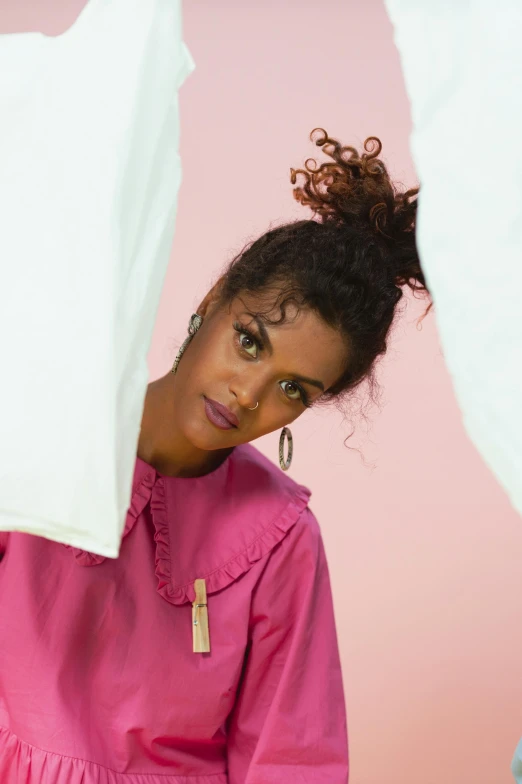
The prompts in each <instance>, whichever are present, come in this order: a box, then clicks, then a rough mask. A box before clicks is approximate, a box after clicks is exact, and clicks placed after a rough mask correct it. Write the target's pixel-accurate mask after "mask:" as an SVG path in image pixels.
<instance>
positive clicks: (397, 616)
mask: <svg viewBox="0 0 522 784" xmlns="http://www.w3.org/2000/svg"><path fill="white" fill-rule="evenodd" d="M84 4H85V0H31V2H29V0H2V2H1V3H0V31H2V32H13V31H22V30H36V29H40V30H42V31H45V32H47V33H49V34H57V33H58V32H60V31H62V30H64V29H66V28H67V26H68V25H69V24H71V22H72V21H73V19H74V18H75V16H76V15H77V14H78V12H79V10H80V8H81V7H82V6H83V5H84ZM184 15H185V30H186V40H187V42H188V44H189V47H190V49H191V51H192V54H193V56H194V58H195V60H196V63H197V70H196V72H195V73H194V74H193V75H192V76H191V77H190V79H189V81H188V82H187V83H186V85H185V87H184V88H183V91H182V102H181V104H182V127H183V133H182V157H183V163H184V172H185V176H184V184H183V187H182V192H181V198H180V207H179V216H178V228H177V234H176V238H175V247H174V254H173V263H172V264H171V267H170V270H169V273H168V278H167V282H166V286H165V290H164V292H163V297H162V302H161V308H160V312H159V317H158V321H157V327H156V330H155V335H154V340H153V344H152V347H151V351H150V367H151V375H152V377H157V376H158V375H160V374H162V373H164V372H165V371H166V370H167V369H168V368H169V366H170V364H171V362H172V359H173V356H174V353H175V350H176V347H177V345H179V343H180V342H181V340H182V339H183V337H184V329H185V326H186V322H187V320H188V317H189V315H190V313H191V312H192V309H193V307H194V306H196V305H197V304H198V299H199V298H200V297H201V296H202V295H203V294H204V293H205V291H206V289H207V287H208V285H209V284H210V282H211V281H212V280H213V279H214V278H215V276H216V274H217V272H218V270H219V268H220V266H221V265H222V264H223V263H224V262H225V261H227V260H228V259H229V258H230V257H231V256H232V255H233V253H234V252H235V251H237V250H238V249H239V248H240V247H241V246H242V245H243V243H244V242H245V241H246V240H247V239H248V238H251V237H254V236H255V235H256V234H257V233H259V232H261V231H263V230H264V229H266V228H267V226H268V225H269V224H270V222H277V221H280V220H282V219H288V218H292V217H294V216H296V215H300V214H301V212H300V210H301V209H302V208H298V207H297V205H294V203H293V201H292V198H291V191H290V186H289V181H288V169H289V167H290V166H292V165H294V166H295V165H296V164H300V163H301V161H302V159H303V158H304V157H305V156H306V155H308V154H310V153H311V152H312V148H311V145H310V144H309V143H308V141H307V134H308V132H309V131H310V130H311V129H312V128H313V127H315V126H316V125H322V126H325V127H326V128H327V129H328V130H329V132H330V133H332V134H334V135H340V136H341V137H342V139H343V140H344V141H346V142H347V143H348V142H360V140H362V139H364V138H365V136H366V135H370V134H376V135H379V136H380V137H381V139H382V141H383V143H384V153H385V157H386V159H387V161H388V163H389V165H390V168H391V170H392V172H393V173H394V175H395V177H396V178H398V179H399V180H401V181H404V182H405V184H411V183H413V182H414V179H415V177H414V171H413V167H412V163H411V159H410V156H409V151H408V134H409V130H410V116H409V109H408V102H407V98H406V95H405V90H404V86H403V81H402V77H401V72H400V66H399V59H398V55H397V52H396V50H395V48H394V45H393V42H392V30H391V26H390V23H389V21H388V19H387V16H386V13H385V10H384V7H383V5H382V3H381V2H380V0H366V2H364V3H363V2H359V1H358V0H349V1H346V0H344V1H342V0H323V2H322V3H321V4H318V3H315V2H311V0H300V2H297V0H295V2H294V1H292V2H286V3H282V2H276V0H264V2H262V3H261V2H255V0H241V1H240V0H235V1H233V0H222V2H219V3H218V2H212V0H190V1H189V2H185V11H184ZM95 56H96V54H95V52H93V57H95ZM115 57H117V50H115ZM420 312H421V311H420V308H419V306H418V305H416V304H415V303H414V305H413V306H412V305H410V306H409V307H408V309H407V311H406V313H405V315H404V317H403V318H402V320H401V322H400V323H399V324H398V326H397V329H396V333H395V338H394V340H393V343H392V346H391V350H390V352H389V355H388V357H387V359H386V361H385V362H384V363H383V365H382V371H381V381H382V384H383V388H384V394H383V400H382V407H381V410H380V411H379V412H377V411H375V412H373V413H372V427H371V430H370V432H369V434H365V432H364V430H363V429H361V428H358V430H357V435H356V438H355V439H354V443H356V444H357V445H358V446H360V447H361V449H362V450H363V454H364V457H365V460H366V465H365V464H364V463H363V461H362V460H361V457H360V454H359V453H357V452H355V451H351V450H348V449H346V448H345V447H344V446H343V438H344V437H345V436H346V435H347V434H348V433H349V424H348V423H347V422H344V421H343V420H342V418H341V417H340V416H339V414H337V413H336V412H330V413H326V412H322V413H314V412H310V413H308V414H307V415H306V416H304V417H303V419H302V421H300V422H299V423H297V424H296V426H294V437H295V446H296V455H295V463H294V466H293V468H292V474H293V476H294V477H295V478H297V479H298V480H299V481H301V482H303V483H305V484H307V485H309V486H310V487H311V488H312V489H313V492H314V495H313V499H312V500H313V504H312V506H313V509H314V511H315V512H316V514H317V515H318V517H319V519H320V521H321V523H322V528H323V533H324V538H325V541H326V546H327V551H328V555H329V562H330V568H331V574H332V581H333V588H334V595H335V605H336V614H337V620H338V627H339V637H340V644H341V651H342V659H343V666H344V677H345V684H346V696H347V702H348V711H349V722H350V742H351V755H352V778H351V781H352V782H354V783H355V784H374V782H377V781H381V782H383V781H386V782H388V783H389V784H418V782H420V781H422V782H426V784H439V783H440V782H444V784H458V783H459V784H460V782H464V781H473V782H474V784H511V782H512V779H511V775H510V772H509V764H510V760H511V755H512V752H513V749H514V746H515V743H516V741H517V740H518V737H519V735H522V677H521V676H522V663H521V651H522V622H521V619H522V591H521V568H520V563H521V557H522V521H521V520H520V519H518V518H517V516H516V514H515V513H514V512H513V511H512V510H511V508H510V506H509V504H508V502H507V500H506V498H505V496H504V494H503V492H502V491H501V489H500V488H499V487H498V485H497V484H496V482H495V481H494V479H493V478H492V477H491V476H490V474H489V472H488V471H487V469H486V468H485V466H484V464H483V462H482V460H481V459H480V457H479V456H478V455H477V453H476V451H475V449H474V448H473V447H472V445H471V444H470V443H469V441H468V439H467V437H466V435H465V433H464V430H463V427H462V424H461V421H460V415H459V412H458V409H457V406H456V403H455V399H454V396H453V393H452V389H451V385H450V381H449V378H448V374H447V372H446V370H445V367H444V362H443V358H442V356H441V352H440V348H439V344H438V341H437V334H436V327H435V320H434V317H433V316H429V317H428V318H427V319H426V320H425V321H424V323H423V326H422V329H421V330H419V329H417V328H416V318H417V316H418V315H419V313H420ZM74 359H75V358H74V357H71V361H74ZM276 443H277V438H276V436H275V435H274V436H271V437H267V438H266V439H263V441H262V443H260V447H261V449H262V450H263V451H265V452H266V453H267V454H268V455H269V456H271V457H272V458H274V459H275V457H276Z"/></svg>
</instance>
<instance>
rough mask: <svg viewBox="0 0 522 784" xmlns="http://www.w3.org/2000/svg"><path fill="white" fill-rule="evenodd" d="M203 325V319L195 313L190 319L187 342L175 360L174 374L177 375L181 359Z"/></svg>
mask: <svg viewBox="0 0 522 784" xmlns="http://www.w3.org/2000/svg"><path fill="white" fill-rule="evenodd" d="M202 324H203V319H202V317H201V316H200V315H199V314H198V313H193V314H192V316H191V317H190V321H189V325H188V336H187V337H186V338H185V340H184V341H183V343H182V344H181V346H180V349H179V351H178V353H177V354H176V359H175V360H174V364H173V366H172V370H171V372H172V373H176V371H177V369H178V365H179V362H180V359H181V357H182V356H183V354H184V353H185V351H186V350H187V346H188V344H189V343H190V341H191V340H192V338H193V337H194V335H195V334H196V332H197V331H198V329H199V328H200V327H201V325H202Z"/></svg>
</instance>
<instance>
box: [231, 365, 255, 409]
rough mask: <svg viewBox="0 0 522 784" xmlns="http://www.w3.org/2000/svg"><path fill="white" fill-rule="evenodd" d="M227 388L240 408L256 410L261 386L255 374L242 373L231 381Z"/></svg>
mask: <svg viewBox="0 0 522 784" xmlns="http://www.w3.org/2000/svg"><path fill="white" fill-rule="evenodd" d="M228 388H229V390H230V392H231V393H232V395H233V396H234V397H235V398H236V400H237V402H238V403H239V405H240V406H241V407H242V408H250V409H254V408H257V404H258V403H259V400H260V398H261V395H262V391H263V390H262V384H261V383H260V380H259V379H256V378H255V374H252V373H242V374H241V375H238V376H234V378H232V379H231V381H230V383H229V385H228Z"/></svg>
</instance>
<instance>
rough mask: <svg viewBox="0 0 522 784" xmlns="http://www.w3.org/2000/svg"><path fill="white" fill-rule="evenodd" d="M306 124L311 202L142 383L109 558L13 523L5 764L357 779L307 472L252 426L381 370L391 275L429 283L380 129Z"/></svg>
mask: <svg viewBox="0 0 522 784" xmlns="http://www.w3.org/2000/svg"><path fill="white" fill-rule="evenodd" d="M315 134H316V135H315V137H314V138H315V141H316V144H317V145H318V146H320V147H322V148H323V150H324V152H325V153H326V154H327V155H328V156H329V157H330V162H328V163H324V164H323V165H321V166H317V165H316V164H315V163H314V162H313V161H308V162H307V164H306V167H305V169H304V170H301V171H298V172H295V171H292V182H293V183H294V184H296V182H297V178H298V177H299V176H301V177H302V178H303V180H304V181H303V184H302V185H301V186H297V187H296V188H295V191H294V193H295V196H296V198H297V199H299V200H300V201H301V202H302V203H303V204H306V205H309V206H310V207H311V208H312V210H313V212H314V214H315V215H314V218H313V219H310V220H304V221H300V222H297V223H291V224H288V225H285V226H282V227H280V228H277V229H274V230H272V231H269V232H268V233H267V234H265V235H264V236H262V237H261V238H260V239H258V240H257V241H256V242H254V243H253V245H251V247H249V248H248V249H247V250H245V251H244V252H243V253H242V254H240V256H239V257H238V258H236V259H235V260H234V261H233V262H232V264H231V265H230V267H229V268H228V270H227V271H226V272H225V274H224V275H223V276H222V277H221V279H220V280H219V281H218V283H217V284H216V286H215V287H214V288H213V289H212V290H211V291H210V292H209V293H208V295H207V296H206V297H205V299H204V301H203V302H202V303H201V306H200V308H199V309H198V313H197V314H195V315H194V316H193V317H192V319H191V323H190V334H189V337H188V339H187V341H186V342H185V344H184V345H183V346H182V349H181V350H180V353H179V354H178V357H177V358H176V362H175V363H174V368H173V370H174V372H173V373H168V374H167V375H166V376H165V377H164V378H161V379H159V380H158V381H156V382H154V383H153V384H151V385H150V387H149V390H148V394H147V398H146V403H145V410H144V415H143V422H142V431H141V436H140V440H139V447H138V458H137V462H136V469H135V476H134V483H133V492H132V499H131V504H130V508H129V512H128V515H127V521H126V526H125V533H124V539H123V542H122V547H121V554H120V557H119V559H118V560H116V561H109V560H105V559H103V558H101V557H98V556H94V555H91V554H89V553H85V552H82V551H78V550H74V549H71V548H68V547H64V546H62V545H58V544H55V543H52V542H48V541H45V540H43V539H38V538H36V537H31V536H25V535H23V534H10V535H8V536H4V540H3V542H2V547H1V548H0V549H1V550H2V551H3V552H4V557H3V560H2V563H1V564H0V597H1V600H0V601H1V608H2V612H1V619H2V620H1V639H0V728H1V729H0V781H1V782H2V784H17V783H18V782H24V784H25V783H27V784H51V783H53V784H54V782H60V784H61V782H67V784H80V782H81V783H82V784H95V782H96V784H123V783H124V782H128V784H167V782H168V783H169V784H189V783H190V784H225V783H226V782H230V784H243V783H245V782H248V784H261V783H263V784H264V783H265V782H274V784H275V783H276V782H277V784H279V782H299V783H300V784H305V783H306V782H310V783H311V782H313V783H314V784H322V783H323V782H324V784H326V783H327V782H328V784H336V783H338V784H341V782H344V781H346V779H347V751H346V729H345V714H344V701H343V689H342V681H341V672H340V665H339V656H338V651H337V642H336V634H335V627H334V618H333V611H332V602H331V595H330V586H329V580H328V572H327V566H326V561H325V556H324V551H323V546H322V542H321V537H320V533H319V529H318V526H317V523H316V521H315V519H314V517H313V515H312V513H311V512H310V510H309V508H308V500H309V495H310V494H309V492H308V491H307V490H306V489H305V488H303V487H301V486H299V485H297V484H296V483H295V482H293V481H292V480H291V479H290V478H289V477H288V475H287V474H285V473H283V472H281V471H280V470H279V468H276V467H275V466H273V465H272V464H271V463H270V462H269V461H268V460H266V459H265V458H263V457H262V456H261V455H260V454H259V453H258V452H257V451H256V450H255V449H253V448H252V447H251V446H248V445H247V444H248V442H249V441H252V440H253V439H255V438H258V437H259V436H262V435H264V434H265V433H269V432H271V431H274V430H277V429H279V428H286V427H287V426H288V425H289V424H290V423H291V422H293V421H294V420H295V419H296V418H297V417H298V416H300V415H301V414H302V413H303V412H304V411H305V410H306V409H307V408H308V407H310V406H312V405H314V404H316V403H318V402H319V401H327V400H337V399H338V398H339V397H340V396H342V395H344V394H349V393H350V391H352V390H353V389H354V388H355V387H357V385H359V384H360V383H361V382H362V381H363V380H365V379H369V378H371V373H372V368H373V366H374V363H375V361H376V359H377V357H378V356H379V355H381V354H382V353H383V352H384V351H385V349H386V336H387V334H388V330H389V328H390V325H391V323H392V320H393V315H394V311H395V308H396V306H397V303H398V302H399V300H400V299H401V296H402V289H401V287H402V286H403V285H405V284H408V285H409V286H411V287H412V288H414V289H415V288H421V289H424V288H425V285H424V278H423V276H422V272H421V269H420V266H419V260H418V257H417V252H416V248H415V237H414V225H415V212H416V201H415V198H414V197H415V196H416V194H417V191H414V190H413V191H409V192H407V193H397V192H396V190H395V189H394V187H393V185H392V184H391V182H390V179H389V176H388V173H387V171H386V168H385V166H384V165H383V163H382V162H381V161H380V160H379V159H378V157H377V156H378V154H379V153H380V150H381V145H380V142H379V141H378V140H376V139H370V140H368V141H367V142H366V145H365V150H366V152H365V153H363V154H362V155H359V154H358V153H357V152H356V150H355V149H353V148H348V147H344V148H343V147H341V146H340V144H339V143H338V142H336V141H335V140H333V139H330V138H328V136H327V134H326V132H324V131H322V130H319V131H317V132H315ZM287 432H288V431H286V430H284V431H283V433H282V437H283V441H284V440H287ZM290 457H291V455H290V454H288V455H287V454H285V452H284V451H282V453H281V454H280V462H281V466H282V467H283V468H287V465H288V461H289V459H290ZM57 492H59V477H57ZM93 492H95V488H93Z"/></svg>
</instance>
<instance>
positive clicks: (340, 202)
mask: <svg viewBox="0 0 522 784" xmlns="http://www.w3.org/2000/svg"><path fill="white" fill-rule="evenodd" d="M311 139H312V141H314V142H315V144H316V145H317V146H318V147H321V148H322V150H323V152H324V153H325V154H326V156H327V157H328V158H329V160H327V161H326V162H325V163H322V164H318V163H317V162H316V161H315V160H314V159H313V158H309V159H308V160H307V161H306V162H305V165H304V168H303V169H297V170H294V169H292V170H291V181H292V184H293V185H295V186H296V187H295V188H294V196H295V198H296V199H297V200H298V201H299V202H301V204H303V205H305V206H308V207H310V208H311V210H312V211H313V213H314V215H313V217H312V218H311V219H309V220H302V221H297V222H294V223H288V224H285V225H283V226H279V227H278V228H275V229H273V230H271V231H268V232H267V233H266V234H263V235H262V236H261V237H260V238H259V239H257V240H256V241H255V242H253V243H252V244H251V245H250V246H249V247H247V248H246V249H245V250H243V251H242V252H241V253H240V254H239V256H237V257H236V258H235V259H234V260H233V261H232V263H231V264H230V266H229V268H228V270H227V272H226V273H225V275H224V278H223V282H222V290H221V298H222V301H223V302H224V303H225V304H227V303H230V302H231V301H232V300H233V299H235V298H236V297H237V296H240V295H241V294H245V293H247V294H253V293H260V292H272V291H273V292H274V300H272V301H271V305H270V309H269V310H268V311H267V312H265V313H260V314H258V315H260V316H261V317H262V318H264V319H265V320H266V321H267V322H269V323H272V324H274V323H281V322H283V321H284V320H285V319H286V318H287V310H288V306H289V304H292V305H293V306H294V311H295V307H297V308H298V309H300V308H304V307H306V308H311V309H313V310H314V311H316V312H317V313H318V314H319V315H320V316H321V317H322V319H323V320H324V321H325V322H326V323H327V324H329V325H330V326H332V327H334V328H335V329H339V330H340V331H341V333H342V334H343V335H344V337H345V339H346V342H347V347H348V357H349V360H348V364H347V366H346V368H345V371H344V373H343V374H342V376H341V377H340V378H339V379H338V380H337V382H336V383H335V385H334V386H333V387H331V388H330V389H329V390H328V391H327V392H326V394H325V396H324V397H326V398H334V397H337V396H338V395H340V394H342V393H344V392H348V391H351V390H353V389H355V387H357V386H358V385H359V384H360V383H361V382H362V381H364V380H370V381H371V380H372V378H373V376H372V371H373V368H374V364H375V361H376V359H377V358H378V357H379V356H380V355H381V354H384V352H385V351H386V339H387V335H388V332H389V330H390V326H391V324H392V322H393V317H394V313H395V309H396V307H397V304H398V302H399V300H400V299H401V297H402V296H403V287H404V286H409V287H410V288H411V289H412V290H413V291H414V292H417V291H423V292H426V291H427V289H426V283H425V280H424V275H423V273H422V270H421V267H420V263H419V256H418V253H417V248H416V244H415V216H416V213H417V194H418V189H417V188H415V189H412V190H409V191H405V192H401V191H400V190H398V189H397V188H396V187H395V186H394V184H393V183H392V182H391V180H390V177H389V174H388V171H387V169H386V166H385V165H384V163H383V162H382V160H380V158H379V155H380V153H381V150H382V145H381V142H380V141H379V139H377V138H375V137H370V138H369V139H366V141H365V143H364V152H362V154H359V153H358V151H357V150H356V149H355V148H354V147H343V146H342V145H341V144H340V143H339V142H338V141H336V140H335V139H332V138H330V137H329V136H328V134H327V133H326V131H325V130H323V129H321V128H317V129H316V130H315V131H312V134H311ZM274 312H275V313H277V314H278V315H277V317H276V318H274V316H273V314H274Z"/></svg>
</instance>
